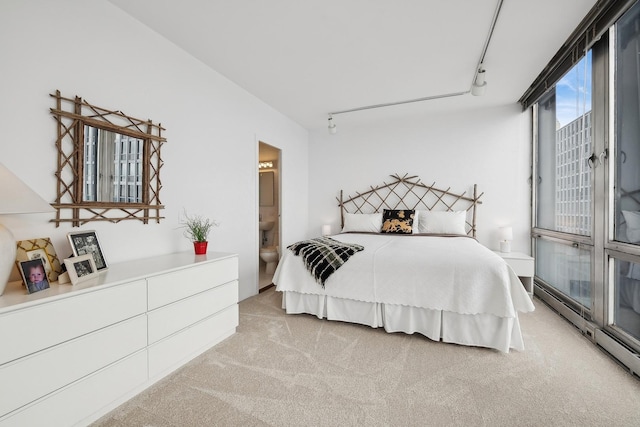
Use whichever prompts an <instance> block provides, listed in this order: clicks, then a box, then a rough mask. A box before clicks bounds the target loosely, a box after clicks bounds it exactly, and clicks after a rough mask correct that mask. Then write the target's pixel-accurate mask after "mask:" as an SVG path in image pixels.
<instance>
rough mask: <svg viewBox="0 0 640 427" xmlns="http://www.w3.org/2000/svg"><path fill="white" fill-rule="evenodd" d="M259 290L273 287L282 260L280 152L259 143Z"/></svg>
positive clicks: (270, 146)
mask: <svg viewBox="0 0 640 427" xmlns="http://www.w3.org/2000/svg"><path fill="white" fill-rule="evenodd" d="M258 177H259V178H258V193H259V196H258V204H259V210H258V236H259V244H258V247H259V256H258V290H259V291H262V290H265V289H267V288H269V287H271V286H272V285H273V273H274V271H275V269H276V267H277V265H278V261H279V260H280V253H281V248H280V149H278V148H276V147H274V146H272V145H269V144H266V143H264V142H262V141H260V142H259V143H258Z"/></svg>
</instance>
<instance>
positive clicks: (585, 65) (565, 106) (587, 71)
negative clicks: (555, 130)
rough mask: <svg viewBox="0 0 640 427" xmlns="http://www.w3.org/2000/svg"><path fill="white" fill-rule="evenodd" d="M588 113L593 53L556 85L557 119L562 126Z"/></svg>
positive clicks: (589, 52) (589, 108) (589, 53)
mask: <svg viewBox="0 0 640 427" xmlns="http://www.w3.org/2000/svg"><path fill="white" fill-rule="evenodd" d="M585 84H586V87H585ZM587 111H591V51H588V52H587V55H586V56H584V57H583V58H582V59H581V60H580V62H578V63H577V64H576V65H575V66H574V67H573V68H572V69H571V70H570V71H569V72H568V73H567V74H565V75H564V76H563V77H562V79H560V81H559V82H558V83H557V84H556V119H557V120H558V121H559V122H560V126H564V125H566V124H567V123H570V122H572V121H573V120H575V119H576V118H578V117H579V116H581V115H583V114H584V113H586V112H587Z"/></svg>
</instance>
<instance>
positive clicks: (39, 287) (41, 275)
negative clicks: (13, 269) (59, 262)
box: [20, 258, 49, 294]
mask: <svg viewBox="0 0 640 427" xmlns="http://www.w3.org/2000/svg"><path fill="white" fill-rule="evenodd" d="M20 274H21V275H22V280H23V281H24V285H25V286H26V287H27V291H29V293H30V294H32V293H34V292H38V291H44V290H45V289H49V280H48V279H47V273H46V271H45V269H44V261H43V260H42V258H35V259H32V260H29V261H20Z"/></svg>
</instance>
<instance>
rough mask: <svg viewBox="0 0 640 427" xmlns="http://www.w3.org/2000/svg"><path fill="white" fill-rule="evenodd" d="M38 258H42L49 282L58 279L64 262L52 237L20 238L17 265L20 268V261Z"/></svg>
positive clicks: (17, 249)
mask: <svg viewBox="0 0 640 427" xmlns="http://www.w3.org/2000/svg"><path fill="white" fill-rule="evenodd" d="M36 258H40V259H42V263H43V264H44V268H45V271H46V273H47V278H48V279H49V280H48V281H49V283H51V282H55V281H56V280H58V276H59V275H60V274H62V264H61V263H60V260H59V259H58V255H56V250H55V249H54V248H53V244H52V243H51V239H49V238H48V237H45V238H42V239H32V240H20V241H19V242H18V243H17V247H16V266H17V267H18V270H20V261H30V260H33V259H36Z"/></svg>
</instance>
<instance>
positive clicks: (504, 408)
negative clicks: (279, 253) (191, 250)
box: [94, 288, 640, 427]
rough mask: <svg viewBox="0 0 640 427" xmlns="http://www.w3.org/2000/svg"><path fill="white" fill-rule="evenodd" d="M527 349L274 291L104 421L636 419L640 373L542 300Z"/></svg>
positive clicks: (530, 316) (601, 422)
mask: <svg viewBox="0 0 640 427" xmlns="http://www.w3.org/2000/svg"><path fill="white" fill-rule="evenodd" d="M535 305H536V311H535V312H533V313H527V314H524V315H521V316H520V320H521V325H522V331H523V335H524V340H525V351H524V352H515V351H512V352H511V353H509V354H503V353H500V352H498V351H495V350H490V349H483V348H474V347H464V346H458V345H454V344H445V343H439V342H433V341H430V340H428V339H426V338H424V337H423V336H421V335H418V334H416V335H406V334H402V333H394V334H387V333H386V332H384V330H382V329H372V328H369V327H366V326H359V325H354V324H348V323H341V322H329V321H326V320H319V319H317V318H316V317H313V316H309V315H286V314H285V313H284V311H283V310H282V309H281V308H280V306H281V294H280V293H278V292H275V291H274V289H273V288H272V289H270V290H268V291H266V292H263V293H261V294H259V295H256V296H254V297H251V298H249V299H246V300H244V301H242V302H241V303H240V326H239V327H238V331H237V333H236V334H235V335H233V336H232V337H230V338H228V339H227V340H225V341H223V342H222V343H220V344H218V345H217V346H215V347H214V348H212V349H210V350H208V351H207V352H205V353H204V354H202V355H201V356H199V357H197V358H196V359H194V360H193V361H191V362H190V363H188V364H187V365H185V366H184V367H183V368H181V369H179V370H178V371H176V372H175V373H174V374H172V375H170V376H169V377H167V378H165V379H163V380H162V381H160V382H158V383H157V384H155V385H154V386H152V387H151V388H149V389H147V390H145V391H144V392H142V393H141V394H139V395H138V396H136V397H135V398H133V399H132V400H130V401H128V402H126V403H125V404H123V405H122V406H120V407H119V408H116V409H115V410H114V411H112V412H110V413H109V414H107V415H105V416H104V417H103V418H101V419H100V420H98V421H97V422H96V423H95V424H94V425H95V426H100V427H107V426H158V427H163V426H640V380H638V379H637V377H634V376H632V375H631V374H630V373H629V372H628V371H627V370H626V369H624V368H623V367H621V366H620V365H618V364H617V363H616V362H615V361H614V360H613V359H611V358H610V357H609V356H608V355H606V354H605V353H604V352H603V351H602V350H600V349H598V347H596V346H595V345H593V344H592V343H591V342H590V341H588V340H587V339H586V338H585V337H584V336H583V335H582V334H581V333H580V332H579V331H578V330H577V329H575V328H574V327H573V326H572V325H570V324H569V323H568V322H566V321H565V320H564V319H562V318H561V317H560V316H558V315H557V314H555V313H554V312H553V311H552V310H551V309H549V308H548V307H547V306H546V305H544V304H543V303H542V302H541V301H540V300H537V299H536V300H535Z"/></svg>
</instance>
